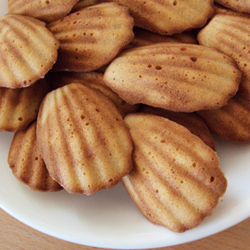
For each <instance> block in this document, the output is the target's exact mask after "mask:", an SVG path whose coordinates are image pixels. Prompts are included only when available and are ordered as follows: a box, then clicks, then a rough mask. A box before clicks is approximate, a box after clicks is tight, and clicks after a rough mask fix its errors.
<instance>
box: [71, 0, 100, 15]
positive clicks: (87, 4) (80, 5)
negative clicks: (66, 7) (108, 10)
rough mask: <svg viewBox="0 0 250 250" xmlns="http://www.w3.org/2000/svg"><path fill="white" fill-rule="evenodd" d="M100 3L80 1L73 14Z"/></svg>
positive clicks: (97, 1) (97, 0) (94, 0)
mask: <svg viewBox="0 0 250 250" xmlns="http://www.w3.org/2000/svg"><path fill="white" fill-rule="evenodd" d="M97 3H99V0H80V1H79V2H78V3H77V4H76V5H75V6H74V7H73V9H72V12H75V11H79V10H81V9H83V8H86V7H89V6H92V5H95V4H97Z"/></svg>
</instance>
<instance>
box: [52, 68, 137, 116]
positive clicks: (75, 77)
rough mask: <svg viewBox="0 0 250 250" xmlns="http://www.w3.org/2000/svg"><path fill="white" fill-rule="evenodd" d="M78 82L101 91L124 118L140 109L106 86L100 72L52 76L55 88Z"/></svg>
mask: <svg viewBox="0 0 250 250" xmlns="http://www.w3.org/2000/svg"><path fill="white" fill-rule="evenodd" d="M76 82H77V83H82V84H84V85H86V86H88V87H91V88H94V89H98V90H99V91H101V92H102V93H103V94H104V95H105V96H107V97H108V98H109V99H110V100H111V101H112V102H113V103H114V104H115V106H116V108H117V109H118V111H119V112H120V113H121V115H122V116H125V115H126V114H128V113H132V112H135V111H136V110H137V109H138V105H130V104H128V103H126V102H125V101H124V100H123V99H122V98H120V97H119V95H118V94H116V93H115V92H114V91H112V90H111V89H110V88H109V87H108V86H107V85H106V84H104V82H103V74H102V73H100V72H59V73H53V74H52V85H53V87H54V88H58V87H62V86H64V85H67V84H70V83H76Z"/></svg>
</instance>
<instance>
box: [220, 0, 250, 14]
mask: <svg viewBox="0 0 250 250" xmlns="http://www.w3.org/2000/svg"><path fill="white" fill-rule="evenodd" d="M215 2H216V3H219V4H221V5H223V6H224V7H226V8H229V9H232V10H235V11H237V12H245V13H249V14H250V2H249V1H248V0H240V1H239V0H215Z"/></svg>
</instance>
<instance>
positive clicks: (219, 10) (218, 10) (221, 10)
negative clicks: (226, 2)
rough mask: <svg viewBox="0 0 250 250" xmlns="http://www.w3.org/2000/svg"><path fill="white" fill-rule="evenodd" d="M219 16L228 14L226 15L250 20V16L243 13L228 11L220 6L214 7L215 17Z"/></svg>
mask: <svg viewBox="0 0 250 250" xmlns="http://www.w3.org/2000/svg"><path fill="white" fill-rule="evenodd" d="M218 14H226V15H233V16H243V17H247V18H250V15H249V14H246V13H243V12H237V11H234V10H232V9H227V8H225V7H223V6H221V5H219V4H215V5H214V15H218Z"/></svg>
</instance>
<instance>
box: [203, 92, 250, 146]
mask: <svg viewBox="0 0 250 250" xmlns="http://www.w3.org/2000/svg"><path fill="white" fill-rule="evenodd" d="M198 114H199V115H200V116H201V117H202V118H203V119H204V121H205V122H206V124H207V126H208V127H209V129H210V131H211V132H212V133H213V134H215V135H217V136H218V137H221V138H223V139H225V140H227V141H233V142H245V141H250V101H249V100H247V99H245V98H244V97H242V96H240V95H238V94H237V95H236V96H234V97H233V98H232V99H231V100H229V102H228V104H227V105H225V106H223V107H222V108H220V109H216V110H202V111H199V112H198Z"/></svg>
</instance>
